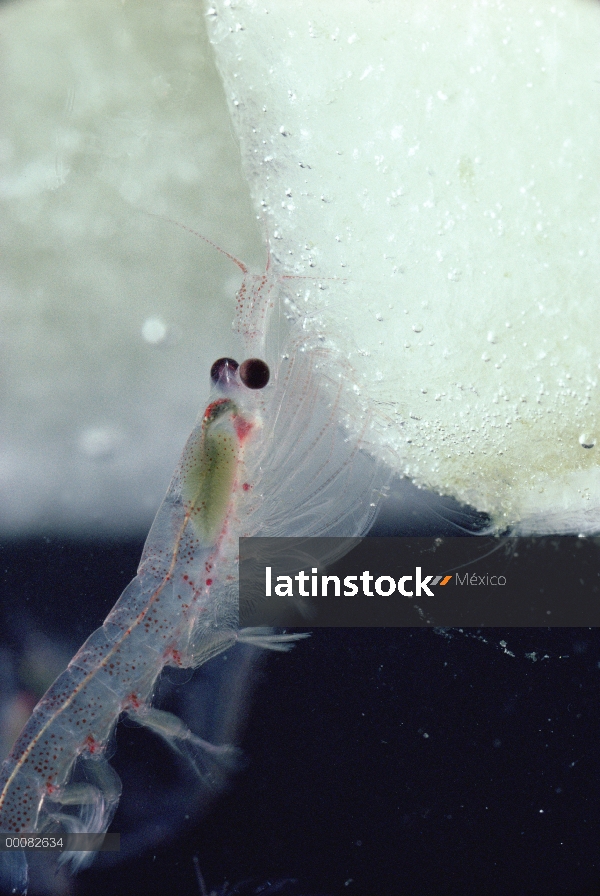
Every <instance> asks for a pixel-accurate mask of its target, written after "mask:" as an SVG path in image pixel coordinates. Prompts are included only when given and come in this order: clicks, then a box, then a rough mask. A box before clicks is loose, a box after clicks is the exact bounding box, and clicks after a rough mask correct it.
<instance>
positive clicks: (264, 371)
mask: <svg viewBox="0 0 600 896" xmlns="http://www.w3.org/2000/svg"><path fill="white" fill-rule="evenodd" d="M269 376H270V374H269V368H268V366H267V365H266V364H265V362H264V361H261V360H260V358H248V360H247V361H244V363H243V364H241V365H240V379H241V381H242V382H243V384H244V386H247V388H248V389H264V388H265V386H266V385H267V383H268V382H269Z"/></svg>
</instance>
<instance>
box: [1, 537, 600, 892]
mask: <svg viewBox="0 0 600 896" xmlns="http://www.w3.org/2000/svg"><path fill="white" fill-rule="evenodd" d="M376 531H377V532H378V533H379V534H389V533H390V530H389V527H388V528H387V529H386V528H385V526H384V527H383V528H380V529H378V530H376ZM411 534H412V533H411ZM419 534H426V532H423V531H422V530H421V532H419ZM452 534H456V529H454V531H453V532H452ZM141 549H142V543H141V542H139V543H137V542H136V543H131V544H122V543H116V542H103V543H93V544H92V543H86V542H65V541H62V542H57V541H55V540H53V539H51V538H48V539H46V540H41V541H35V542H27V543H24V542H15V543H12V544H7V543H5V544H4V545H3V546H2V550H1V553H0V568H1V571H2V574H3V587H2V601H1V605H0V607H1V614H2V615H1V617H0V621H1V624H2V629H1V641H2V645H3V646H4V647H5V648H7V649H8V652H9V654H10V655H12V656H13V657H15V658H18V655H19V651H20V650H21V649H22V640H23V632H24V631H26V630H27V628H28V627H32V626H33V627H37V628H38V629H41V630H43V631H44V633H45V634H46V635H47V636H48V637H57V638H59V637H60V638H61V639H63V641H64V640H65V639H68V640H69V641H71V642H72V643H73V644H74V645H75V649H76V648H77V647H78V646H79V645H80V644H81V643H82V642H83V640H84V639H85V637H86V636H87V634H89V632H91V631H92V629H93V628H94V627H96V626H97V625H99V624H101V622H102V620H103V618H104V616H105V615H106V614H107V612H108V611H109V609H110V608H111V607H112V605H113V604H114V602H115V600H116V598H117V597H118V595H119V594H120V592H121V591H122V589H123V588H124V587H125V585H126V584H127V583H128V582H129V580H130V579H131V578H132V577H133V575H134V574H135V570H136V566H137V563H138V561H139V557H140V554H141ZM504 642H506V643H505V644H504ZM2 645H0V646H2ZM212 662H213V663H218V662H219V658H217V659H216V660H214V661H212ZM599 665H600V638H599V637H598V631H597V630H595V629H554V630H547V629H507V630H499V629H486V630H481V631H479V632H478V631H476V630H465V631H463V632H460V631H457V630H449V631H446V632H434V631H429V630H420V629H413V630H408V629H389V630H386V629H370V630H358V629H345V630H341V629H337V630H336V629H329V630H321V631H315V632H314V633H313V635H312V637H311V638H310V639H309V640H307V641H304V642H302V643H300V644H299V645H298V646H296V647H295V649H294V650H293V651H292V652H291V653H289V654H286V655H270V656H268V657H267V658H266V659H265V661H264V664H263V665H262V666H261V667H260V668H258V669H257V671H256V673H255V675H254V679H255V682H254V683H255V693H254V699H253V702H252V706H251V708H250V711H249V715H248V724H247V727H246V730H245V734H244V736H243V739H242V742H241V745H242V748H243V751H244V753H245V756H246V759H247V763H246V767H245V768H244V769H243V770H242V771H240V772H239V773H238V774H237V775H236V776H235V778H234V779H233V780H232V782H231V786H230V788H229V791H228V792H226V793H224V794H222V795H221V796H220V797H219V798H218V799H216V800H215V801H214V802H213V805H212V809H211V810H210V811H208V812H207V813H205V816H204V817H203V818H202V817H201V818H200V819H199V820H198V818H197V816H198V814H201V813H199V812H198V808H199V805H200V804H204V803H207V802H210V800H207V794H206V793H204V792H203V791H202V788H200V790H198V786H197V783H195V782H194V780H193V779H192V778H191V777H190V773H189V771H187V770H186V769H185V768H184V767H182V765H181V764H180V763H178V762H177V760H176V759H175V758H174V757H173V755H172V754H171V752H170V751H169V750H168V749H167V748H166V747H165V746H163V744H162V743H161V742H159V741H157V740H156V739H155V738H154V737H153V736H151V735H149V734H147V733H146V732H144V731H143V730H142V729H138V728H135V727H133V726H131V725H129V726H127V725H123V724H121V725H119V728H118V731H117V752H116V754H115V757H114V759H113V760H112V761H113V764H114V765H115V767H116V768H117V769H118V771H119V773H120V775H121V777H122V779H123V787H124V796H123V805H124V806H127V807H128V808H127V812H126V813H125V814H124V815H123V816H121V817H120V816H117V817H116V818H115V822H114V824H113V827H112V828H111V829H112V830H120V831H121V834H122V838H121V839H122V844H123V853H122V856H121V861H120V863H119V864H116V865H114V866H113V867H109V868H104V869H102V868H101V867H100V868H97V867H96V866H94V867H93V868H92V869H91V870H90V871H86V872H84V873H82V874H80V875H79V876H78V877H77V878H76V879H75V880H74V882H72V883H71V884H68V886H69V888H70V891H71V892H74V893H77V894H81V896H84V894H94V893H102V894H103V896H123V894H125V893H127V894H128V896H136V894H140V896H141V894H198V892H199V890H198V883H197V879H196V876H195V871H194V864H193V857H194V856H197V857H198V860H199V863H200V867H201V869H202V872H203V874H204V877H205V879H206V881H207V884H208V885H209V888H210V887H213V888H215V889H216V888H220V887H221V886H222V884H223V882H224V881H225V880H227V881H229V882H230V883H231V884H232V885H233V884H236V883H238V882H240V881H246V880H248V879H256V882H255V884H253V885H252V886H250V885H247V886H245V887H240V888H239V889H238V890H234V892H239V893H240V894H244V896H246V894H255V893H258V892H261V893H263V892H264V893H267V894H269V896H270V893H279V892H281V893H288V892H290V893H292V892H293V893H302V894H305V896H309V894H322V896H326V894H329V896H342V894H344V896H346V894H347V896H374V894H377V896H390V894H403V896H409V894H431V896H435V894H456V896H459V894H460V896H470V894H473V896H475V894H477V896H480V894H481V893H486V894H491V896H492V894H494V896H495V894H498V896H500V894H513V896H516V894H527V896H536V894H540V896H541V894H544V896H558V894H565V896H566V894H569V896H579V894H581V896H583V894H600V866H599V863H598V858H599V855H600V799H599V796H600V786H599V781H600V767H599V766H600V762H599V743H600V718H599V712H598V707H599V704H600V668H599ZM16 666H18V663H16ZM211 674H212V675H213V676H215V675H216V677H217V678H218V674H219V672H218V667H217V666H215V667H213V670H212V672H211V670H210V669H208V668H207V669H206V670H200V671H199V672H197V673H195V674H194V677H193V679H192V680H191V681H187V682H183V681H177V680H173V681H170V682H168V683H167V685H165V690H164V694H163V697H164V700H166V703H167V705H170V706H171V708H174V709H177V706H178V705H180V706H181V707H183V709H184V710H185V712H184V713H183V714H184V715H185V713H186V712H187V714H188V719H189V716H190V713H191V714H192V715H194V713H196V712H198V718H201V717H202V712H203V708H202V705H201V704H202V702H203V701H204V702H205V703H210V699H211V697H210V694H211V693H212V691H211V690H210V688H211V687H212V685H211ZM203 676H204V678H203ZM207 694H208V696H207ZM178 701H179V703H178ZM194 701H196V702H194ZM163 705H165V704H164V701H163ZM185 815H188V816H189V818H188V819H186V818H185V817H184V816H185ZM128 826H129V828H128ZM153 836H156V837H157V838H158V842H156V843H154V845H150V846H146V847H144V840H146V842H147V841H148V838H150V839H151V838H152V837H153ZM46 878H47V879H46V882H45V884H44V886H45V887H46V892H61V889H60V887H62V886H63V884H62V883H60V879H59V878H55V879H54V882H52V880H50V878H48V875H46ZM283 878H296V879H298V880H299V881H300V882H301V884H300V885H299V887H297V888H295V889H294V888H293V887H292V886H291V885H289V886H288V887H284V886H283V885H282V886H281V888H280V889H274V886H275V885H274V882H275V881H277V880H281V879H283ZM258 881H261V882H263V884H264V883H266V882H269V881H270V882H271V883H272V884H273V887H272V888H271V890H269V889H268V887H267V888H265V889H260V887H258V883H257V882H258ZM39 886H40V887H41V884H40V885H39ZM53 888H54V889H53ZM32 892H36V890H35V889H32ZM40 892H41V890H40ZM62 892H66V891H65V890H64V889H63V890H62Z"/></svg>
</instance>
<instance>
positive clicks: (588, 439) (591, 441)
mask: <svg viewBox="0 0 600 896" xmlns="http://www.w3.org/2000/svg"><path fill="white" fill-rule="evenodd" d="M579 444H580V445H581V447H582V448H593V447H594V445H595V444H596V439H595V438H594V436H591V435H589V433H587V432H582V433H581V435H580V436H579Z"/></svg>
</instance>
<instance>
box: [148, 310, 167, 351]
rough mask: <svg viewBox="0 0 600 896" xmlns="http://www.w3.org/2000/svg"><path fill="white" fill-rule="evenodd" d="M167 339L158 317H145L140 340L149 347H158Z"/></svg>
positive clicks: (165, 331)
mask: <svg viewBox="0 0 600 896" xmlns="http://www.w3.org/2000/svg"><path fill="white" fill-rule="evenodd" d="M166 337H167V327H166V325H165V323H164V321H162V320H161V319H160V317H147V318H146V320H145V321H144V323H143V324H142V338H143V339H145V341H146V342H148V343H149V344H150V345H160V343H161V342H164V341H165V339H166Z"/></svg>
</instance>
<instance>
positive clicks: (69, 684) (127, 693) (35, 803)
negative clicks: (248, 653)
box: [0, 238, 385, 892]
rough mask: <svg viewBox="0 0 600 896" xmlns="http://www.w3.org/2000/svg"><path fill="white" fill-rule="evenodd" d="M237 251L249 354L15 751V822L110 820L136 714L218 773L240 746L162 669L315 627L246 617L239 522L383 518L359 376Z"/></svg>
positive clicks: (353, 524)
mask: <svg viewBox="0 0 600 896" xmlns="http://www.w3.org/2000/svg"><path fill="white" fill-rule="evenodd" d="M203 239H204V238H203ZM209 242H210V241H209ZM213 245H214V244H213ZM217 248H218V247H217ZM220 251H223V250H220ZM225 254H226V255H227V256H228V257H229V258H231V259H232V260H233V261H234V262H235V263H236V264H237V265H238V266H239V267H240V268H241V270H242V271H243V273H244V280H243V283H242V285H241V287H240V290H239V292H238V301H237V312H236V320H235V324H234V326H235V329H236V330H237V332H238V333H239V334H240V336H241V338H242V340H243V344H244V351H245V359H244V360H243V362H242V363H241V364H240V365H239V366H238V364H237V362H236V361H234V360H233V359H231V358H220V359H219V360H217V361H215V363H214V364H213V365H212V368H211V371H210V376H211V382H212V392H211V394H210V398H209V401H208V404H207V406H206V407H205V409H204V410H203V411H202V412H201V413H200V414H199V416H198V419H197V421H196V425H195V426H194V429H193V430H192V433H191V435H190V437H189V439H188V441H187V443H186V445H185V448H184V450H183V454H182V456H181V459H180V461H179V463H178V465H177V467H176V469H175V472H174V474H173V477H172V480H171V483H170V485H169V488H168V491H167V494H166V496H165V498H164V500H163V502H162V504H161V506H160V508H159V510H158V513H157V515H156V518H155V520H154V523H153V525H152V527H151V529H150V533H149V535H148V538H147V540H146V544H145V547H144V551H143V554H142V558H141V561H140V564H139V567H138V571H137V575H136V577H135V578H134V579H133V581H132V582H131V583H130V584H129V585H128V586H127V588H126V589H125V591H124V592H123V594H122V595H121V597H120V598H119V600H118V601H117V603H116V604H115V606H114V608H113V610H112V611H111V612H110V613H109V615H108V617H107V618H106V620H105V622H104V624H103V625H102V626H101V627H100V628H99V629H97V630H96V631H95V632H93V633H92V634H91V635H90V637H89V638H88V639H87V641H86V642H85V643H84V645H83V646H82V647H81V649H80V650H79V652H78V653H77V654H76V655H75V657H74V658H73V659H72V661H71V662H70V664H69V666H68V668H67V669H66V670H65V672H63V673H62V675H60V676H59V678H58V679H57V680H56V681H55V683H54V684H53V685H52V686H51V687H50V689H49V690H48V691H47V693H46V694H45V696H44V697H43V698H42V699H41V700H40V702H39V703H38V705H37V706H36V708H35V710H34V711H33V714H32V716H31V718H30V720H29V722H28V723H27V725H26V726H25V728H24V730H23V732H22V733H21V735H20V737H19V738H18V740H17V742H16V744H15V746H14V748H13V750H12V752H11V754H10V756H9V757H8V759H7V760H6V761H5V763H4V765H3V767H2V771H1V774H0V831H2V832H6V833H9V834H20V833H39V832H52V831H68V832H79V833H86V832H89V833H99V832H102V831H106V829H107V828H108V826H109V824H110V822H111V819H112V817H113V815H114V812H115V810H116V807H117V805H118V802H119V798H120V793H121V782H120V780H119V778H118V776H117V774H116V772H115V771H114V770H113V769H112V767H111V765H110V763H109V761H108V760H109V755H108V753H109V744H110V743H111V742H112V735H113V731H114V728H115V726H116V724H117V721H118V719H119V718H120V717H121V716H122V715H123V714H125V715H127V716H129V717H131V718H132V719H134V720H136V721H137V722H139V723H141V724H142V725H144V726H146V727H147V728H149V729H150V730H151V731H153V732H154V733H156V734H157V735H159V736H160V737H162V738H163V739H164V740H166V741H167V742H169V743H170V744H171V745H172V746H173V748H174V749H175V750H176V751H177V752H178V753H179V754H180V755H183V756H184V757H186V758H187V759H188V760H189V762H190V763H191V764H192V766H193V767H194V768H195V769H196V770H197V771H198V774H200V775H205V776H206V777H207V778H208V779H209V780H210V781H212V782H213V784H214V786H216V787H218V786H219V783H220V782H221V781H222V780H224V778H225V777H226V775H227V771H228V769H229V768H231V767H233V766H234V764H235V758H236V757H235V750H234V749H233V748H232V747H230V746H228V745H215V744H212V743H209V742H207V741H205V740H203V739H201V738H200V737H198V736H197V735H196V734H194V733H192V731H191V730H190V729H189V728H188V727H187V726H186V725H185V724H184V723H183V722H182V721H181V720H180V719H179V718H178V717H177V716H175V715H172V714H170V713H167V712H165V711H163V710H161V709H157V708H156V707H155V706H153V695H154V693H155V689H156V685H157V681H158V678H159V676H160V675H161V673H162V671H163V669H164V668H165V667H166V666H173V667H177V668H187V669H194V668H196V667H198V666H200V665H202V664H203V663H205V662H206V661H207V660H208V659H210V658H211V657H214V656H216V655H217V654H219V653H221V652H222V651H224V650H226V649H228V648H232V647H234V645H235V644H236V643H238V642H244V643H247V644H251V645H254V646H255V647H260V648H270V649H273V650H287V649H289V647H290V645H291V643H292V642H293V641H294V640H295V639H296V638H297V637H302V636H297V635H296V636H295V635H285V634H274V633H273V632H272V631H271V630H268V629H247V630H242V631H239V630H238V604H237V600H238V595H237V567H238V540H239V538H240V536H246V535H254V536H256V535H264V536H327V535H332V536H333V535H335V536H357V535H361V534H363V533H364V532H365V531H366V530H367V528H368V527H369V525H370V523H371V520H372V518H373V516H374V513H375V509H376V505H377V502H378V500H379V497H380V494H381V488H382V486H383V484H384V480H385V475H384V474H383V473H382V471H381V469H380V467H379V466H378V464H377V463H376V462H375V461H374V460H373V459H372V457H371V456H370V455H369V454H368V453H367V452H366V451H364V450H363V443H364V440H365V438H366V434H367V432H368V430H369V427H370V420H369V418H368V415H365V416H364V418H363V419H361V420H359V421H357V422H356V424H355V425H354V427H353V428H352V429H350V428H347V427H345V426H344V425H343V410H342V409H343V400H342V399H343V394H344V390H345V388H346V384H345V383H344V382H343V379H342V380H340V379H339V378H338V377H336V375H335V374H334V373H333V372H332V366H333V365H332V363H331V357H330V355H329V353H328V352H327V351H324V350H323V348H322V347H320V345H321V343H320V341H319V340H318V339H316V338H315V339H314V340H313V339H311V338H310V336H308V335H307V332H308V331H307V330H306V328H305V327H304V326H303V321H302V319H301V317H300V316H299V315H298V314H296V313H294V312H293V311H292V307H293V306H291V305H288V304H286V299H285V296H284V292H285V286H286V282H287V281H289V280H290V279H292V278H288V277H286V276H283V277H280V278H277V277H275V276H274V275H273V272H272V270H271V264H270V260H269V263H268V265H267V269H266V271H265V272H264V273H263V274H261V275H251V274H250V273H249V272H248V270H247V269H246V267H245V266H244V265H243V264H242V263H241V262H239V261H238V260H237V259H235V258H233V256H231V255H229V254H228V253H225ZM283 318H286V319H287V323H286V327H287V333H286V334H284V335H282V328H281V325H280V324H281V320H282V319H283ZM248 668H250V666H248ZM0 855H1V856H2V861H3V865H4V878H3V880H4V885H5V886H8V888H9V889H12V890H14V891H15V892H25V890H26V880H27V863H26V859H25V855H24V854H23V853H22V852H21V851H15V852H12V853H6V852H5V853H2V854H0ZM92 855H93V854H90V853H86V852H71V853H69V854H67V855H66V856H65V855H63V860H66V861H67V862H69V863H70V866H71V869H72V870H73V871H76V870H78V869H79V868H81V867H84V866H85V865H86V864H88V863H89V861H91V858H92Z"/></svg>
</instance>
